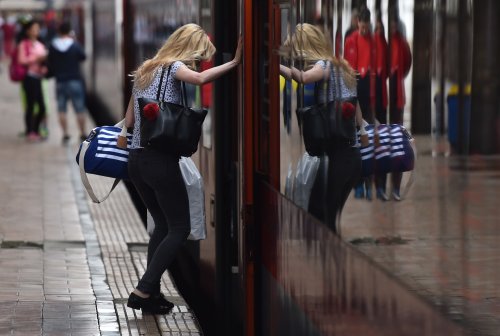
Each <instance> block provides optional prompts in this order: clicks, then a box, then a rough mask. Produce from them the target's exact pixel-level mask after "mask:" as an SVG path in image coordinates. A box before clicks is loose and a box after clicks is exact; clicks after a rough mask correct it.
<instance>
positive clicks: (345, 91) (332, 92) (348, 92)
mask: <svg viewBox="0 0 500 336" xmlns="http://www.w3.org/2000/svg"><path fill="white" fill-rule="evenodd" d="M316 64H319V65H320V66H321V68H322V69H323V70H324V69H326V68H327V67H328V68H330V65H331V64H330V62H325V61H323V60H319V61H317V62H316ZM330 69H331V71H330V80H329V82H328V85H326V86H325V88H326V87H327V88H328V101H333V100H335V99H339V98H340V99H342V100H344V99H349V98H356V96H357V92H356V88H353V89H349V88H348V87H347V86H346V85H345V82H344V78H343V76H340V77H339V81H338V83H337V76H338V74H339V73H340V74H342V69H340V68H339V67H335V66H333V67H331V68H330ZM322 82H323V84H326V83H324V82H326V81H322ZM320 83H321V82H320ZM320 83H318V84H320ZM337 86H340V95H338V94H337ZM320 87H323V86H320ZM324 97H325V92H324V90H321V89H320V90H319V91H318V100H319V102H325V98H324Z"/></svg>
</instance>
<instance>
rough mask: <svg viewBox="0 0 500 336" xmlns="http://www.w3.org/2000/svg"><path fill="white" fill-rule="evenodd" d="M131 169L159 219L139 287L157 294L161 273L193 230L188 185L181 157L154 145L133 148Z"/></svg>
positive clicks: (139, 190) (156, 222) (132, 174)
mask: <svg viewBox="0 0 500 336" xmlns="http://www.w3.org/2000/svg"><path fill="white" fill-rule="evenodd" d="M128 170H129V176H130V179H131V180H132V182H133V184H134V186H135V187H136V189H137V191H138V192H139V195H140V196H141V198H142V200H143V201H144V204H145V205H146V207H147V208H148V210H149V212H151V216H152V217H153V219H154V222H155V228H154V231H153V234H152V235H151V239H150V240H149V244H148V264H147V269H146V272H145V273H144V275H143V276H142V278H141V280H140V281H139V284H138V285H137V289H139V290H140V291H141V292H144V293H149V294H157V293H159V292H160V282H161V276H162V275H163V273H164V272H165V270H166V269H167V267H168V266H169V265H170V263H171V262H172V260H173V259H174V258H175V256H176V254H177V252H178V251H179V248H180V247H181V246H182V244H183V243H184V242H185V241H186V239H187V237H188V236H189V233H190V231H191V225H190V218H189V201H188V196H187V191H186V185H185V184H184V180H183V179H182V175H181V171H180V168H179V158H178V157H174V156H171V155H167V154H164V153H161V152H158V151H156V150H153V149H147V148H145V149H132V150H131V151H130V154H129V164H128Z"/></svg>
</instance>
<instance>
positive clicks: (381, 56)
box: [373, 13, 389, 201]
mask: <svg viewBox="0 0 500 336" xmlns="http://www.w3.org/2000/svg"><path fill="white" fill-rule="evenodd" d="M373 39H374V44H375V118H376V119H377V121H378V122H379V123H381V124H387V103H388V101H387V76H388V71H387V49H388V47H387V41H386V39H385V29H384V24H383V23H382V17H381V16H380V13H379V14H378V15H377V21H376V23H375V32H374V34H373ZM386 184H387V174H376V175H375V186H376V188H377V198H378V199H379V200H382V201H388V200H389V197H388V196H387V194H386Z"/></svg>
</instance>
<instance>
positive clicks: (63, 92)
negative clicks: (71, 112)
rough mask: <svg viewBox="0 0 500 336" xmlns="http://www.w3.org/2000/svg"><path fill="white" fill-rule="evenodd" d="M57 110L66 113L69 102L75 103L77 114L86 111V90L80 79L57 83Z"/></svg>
mask: <svg viewBox="0 0 500 336" xmlns="http://www.w3.org/2000/svg"><path fill="white" fill-rule="evenodd" d="M56 96H57V110H58V112H62V113H65V112H66V107H67V105H68V100H71V102H72V103H73V108H74V109H75V112H76V113H82V112H84V111H85V88H84V87H83V82H82V81H81V80H79V79H71V80H67V81H58V82H57V83H56Z"/></svg>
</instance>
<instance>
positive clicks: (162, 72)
mask: <svg viewBox="0 0 500 336" xmlns="http://www.w3.org/2000/svg"><path fill="white" fill-rule="evenodd" d="M170 70H172V64H170V65H169V66H168V71H167V82H168V78H169V77H170ZM164 73H165V68H164V67H162V71H161V77H160V85H159V86H158V92H157V94H156V100H158V101H159V100H160V90H161V85H162V84H163V75H164ZM166 91H167V83H165V88H164V90H163V96H162V98H161V99H162V100H161V101H162V102H164V101H165V94H166ZM181 96H182V102H181V103H184V106H187V95H186V83H185V82H184V81H182V86H181Z"/></svg>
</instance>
